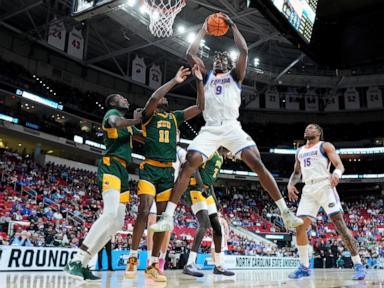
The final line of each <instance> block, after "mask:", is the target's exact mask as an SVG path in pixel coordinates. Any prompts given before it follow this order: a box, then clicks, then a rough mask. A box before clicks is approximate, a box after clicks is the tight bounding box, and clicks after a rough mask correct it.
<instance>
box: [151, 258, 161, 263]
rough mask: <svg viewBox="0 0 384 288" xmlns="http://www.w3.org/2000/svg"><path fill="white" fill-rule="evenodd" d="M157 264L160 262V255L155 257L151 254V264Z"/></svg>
mask: <svg viewBox="0 0 384 288" xmlns="http://www.w3.org/2000/svg"><path fill="white" fill-rule="evenodd" d="M152 263H153V264H156V263H159V257H154V256H151V264H152Z"/></svg>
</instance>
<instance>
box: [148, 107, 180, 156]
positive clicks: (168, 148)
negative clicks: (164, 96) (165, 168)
mask: <svg viewBox="0 0 384 288" xmlns="http://www.w3.org/2000/svg"><path fill="white" fill-rule="evenodd" d="M143 118H144V121H143V123H144V124H142V130H143V135H144V136H145V144H144V151H145V152H144V156H145V158H147V159H153V160H156V161H159V162H175V161H176V142H177V140H176V136H177V130H178V127H179V125H180V124H181V123H182V122H183V121H184V112H183V111H174V112H170V113H157V112H155V113H154V114H153V115H152V116H151V117H145V115H143Z"/></svg>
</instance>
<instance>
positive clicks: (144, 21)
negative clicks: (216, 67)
mask: <svg viewBox="0 0 384 288" xmlns="http://www.w3.org/2000/svg"><path fill="white" fill-rule="evenodd" d="M266 1H270V0H266ZM72 2H73V1H72V0H38V1H34V0H15V1H4V0H2V1H0V25H2V26H3V27H6V28H8V29H11V30H12V31H14V32H17V33H19V34H22V35H23V36H25V37H28V38H31V39H33V40H34V41H36V42H37V43H39V44H41V45H45V46H47V47H49V48H52V47H50V46H49V45H47V42H46V39H47V35H48V31H49V25H50V24H52V23H53V22H55V21H64V24H65V26H66V28H67V30H71V27H73V26H75V27H78V28H79V29H82V33H83V35H84V39H85V49H84V51H85V53H84V58H83V59H82V60H79V59H75V58H73V60H76V61H78V62H80V63H81V64H82V65H85V66H88V67H93V68H95V69H99V70H102V71H105V72H107V73H110V74H111V75H112V76H115V77H119V78H121V79H128V71H129V63H130V61H131V59H132V57H134V55H136V54H139V55H140V56H141V57H145V59H146V61H147V62H149V63H148V64H149V65H150V64H151V63H156V64H158V65H160V66H161V67H162V70H163V72H164V74H165V78H166V79H169V78H170V77H172V75H173V74H174V72H175V71H176V69H177V68H178V67H179V66H180V65H183V64H184V65H186V60H185V52H186V49H187V47H188V45H189V41H188V40H189V38H191V37H193V33H196V32H197V31H198V30H199V29H200V27H201V25H202V23H203V22H204V19H205V18H206V17H207V16H208V15H210V14H212V13H214V12H224V13H227V14H228V15H229V16H230V17H231V18H232V19H233V20H234V21H235V22H236V24H237V25H238V27H239V29H240V31H241V32H242V33H243V35H244V37H245V39H246V41H247V43H248V47H249V69H248V73H247V81H246V84H247V85H245V87H244V88H245V90H246V89H247V88H249V89H254V88H255V86H256V81H259V82H263V83H266V84H267V85H277V84H281V83H289V84H290V85H301V86H306V85H307V86H308V85H309V84H310V85H314V83H316V85H318V86H320V87H321V86H323V87H337V85H339V84H340V83H341V82H344V83H348V81H346V79H345V78H346V77H348V76H355V75H354V73H356V70H353V69H352V68H351V65H349V66H348V68H347V69H346V70H345V71H340V70H338V69H335V67H332V66H331V65H328V64H326V63H325V62H327V61H320V63H321V64H318V63H319V61H316V60H318V59H320V60H321V59H322V58H321V57H320V58H318V59H315V60H313V58H316V57H312V54H311V53H310V51H308V52H309V53H307V54H305V53H303V51H302V49H299V48H300V47H298V44H297V43H294V41H290V40H288V39H289V38H290V37H289V35H287V34H286V33H285V32H284V31H282V30H281V29H278V28H276V27H275V26H274V25H272V24H271V21H270V19H268V17H266V16H265V14H264V13H262V12H261V9H257V8H249V7H248V6H249V5H250V4H251V5H252V1H246V0H188V1H187V6H186V7H184V9H183V10H182V11H181V12H180V14H179V15H177V17H176V20H175V23H174V34H173V36H171V37H169V38H156V37H154V36H152V35H151V33H150V32H149V30H148V27H147V26H148V21H149V20H148V15H146V14H145V12H143V11H142V7H141V1H139V0H127V1H126V3H125V5H122V6H120V7H119V9H112V10H111V11H108V12H107V13H105V14H102V15H97V16H95V17H91V18H88V19H84V20H83V21H77V20H75V19H74V17H72V16H71V10H72ZM260 2H265V1H260ZM321 2H324V3H325V4H326V5H325V6H327V7H329V8H328V9H323V10H322V11H319V13H320V14H319V15H320V16H321V15H323V16H322V17H323V18H322V19H321V21H323V22H324V21H325V22H327V21H328V22H327V23H328V24H329V23H330V22H332V21H333V22H332V23H333V24H335V23H336V24H337V21H338V20H337V19H338V17H340V15H342V14H343V13H344V12H345V10H343V9H344V8H345V7H349V10H348V9H347V10H346V11H348V13H349V15H351V17H352V16H353V15H356V13H357V11H366V13H365V14H364V15H365V18H367V17H368V16H369V15H371V14H370V13H372V11H374V10H375V8H377V6H376V4H377V3H378V2H380V1H373V0H371V1H355V0H351V1H337V2H338V4H337V3H335V2H336V1H333V2H332V1H327V0H319V3H321ZM330 2H332V3H330ZM358 2H359V3H361V2H364V3H366V4H365V5H363V4H360V5H358V4H356V3H358ZM327 3H328V4H327ZM347 3H354V4H353V5H350V6H348V5H347ZM325 6H323V7H325ZM319 7H321V6H319ZM319 9H320V8H319ZM377 13H378V12H377ZM344 14H345V13H344ZM377 16H379V15H376V18H375V19H380V18H377ZM383 18H384V17H381V19H383ZM346 19H350V18H348V17H347V16H345V15H344V17H343V18H342V21H344V22H343V23H345V22H347V20H346ZM321 21H320V22H321ZM335 21H336V22H335ZM377 21H378V20H377ZM181 26H182V27H183V28H180V27H181ZM330 27H331V28H332V25H331V26H330ZM330 27H329V25H328V31H331V28H330ZM316 29H317V28H316V27H315V30H316ZM324 29H325V28H324ZM325 35H327V34H325ZM332 37H337V35H336V34H335V35H332ZM377 38H380V37H377ZM332 41H335V38H330V42H332ZM331 44H332V43H331ZM319 47H320V48H319V49H323V50H324V49H325V50H327V51H328V52H329V55H330V56H329V57H331V56H332V57H337V55H340V53H341V52H340V51H338V54H335V53H333V54H332V51H331V50H330V49H332V47H329V46H320V45H319ZM335 47H336V46H335ZM52 49H54V48H52ZM215 50H227V51H232V50H235V46H234V42H233V39H232V34H231V33H230V32H229V33H227V34H226V35H225V36H224V37H207V39H206V42H205V43H204V47H203V49H202V52H203V56H206V60H207V61H209V56H210V55H212V53H213V51H215ZM359 51H363V52H364V50H359ZM57 52H58V53H62V52H61V51H57ZM307 55H311V57H309V56H307ZM66 56H68V55H66ZM324 57H326V56H324ZM323 60H324V59H323ZM363 62H364V61H363ZM324 63H325V64H324ZM364 63H365V62H364ZM375 65H376V66H377V65H378V63H377V62H376V63H375V64H374V63H367V65H365V66H364V67H360V69H359V70H358V73H361V74H370V73H371V72H372V71H375V70H372V67H374V66H375ZM367 71H371V72H367ZM316 77H317V78H316ZM128 80H129V79H128ZM376 80H377V79H376ZM350 82H352V80H351V81H350ZM308 83H309V84H308ZM353 83H356V79H355V80H353Z"/></svg>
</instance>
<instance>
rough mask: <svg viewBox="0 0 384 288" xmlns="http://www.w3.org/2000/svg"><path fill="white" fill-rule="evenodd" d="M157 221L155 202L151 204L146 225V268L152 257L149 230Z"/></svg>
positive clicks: (151, 242)
mask: <svg viewBox="0 0 384 288" xmlns="http://www.w3.org/2000/svg"><path fill="white" fill-rule="evenodd" d="M156 220H157V209H156V201H153V202H152V205H151V210H150V211H149V215H148V223H147V266H149V265H151V263H150V260H151V256H152V247H153V231H152V230H150V229H149V227H151V226H152V225H153V224H155V223H156Z"/></svg>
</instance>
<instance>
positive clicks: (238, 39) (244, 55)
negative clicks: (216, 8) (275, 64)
mask: <svg viewBox="0 0 384 288" xmlns="http://www.w3.org/2000/svg"><path fill="white" fill-rule="evenodd" d="M222 15H223V17H224V19H225V21H226V22H227V23H228V25H229V26H231V28H232V32H233V38H234V41H235V44H236V47H237V49H238V50H239V53H240V55H239V59H238V60H237V63H236V68H235V72H236V76H237V81H239V82H243V80H244V78H245V74H246V73H247V65H248V46H247V42H246V41H245V39H244V37H243V35H241V33H240V31H239V29H238V28H237V26H236V24H235V23H234V22H233V21H232V19H231V18H230V17H229V16H228V15H226V14H223V13H222Z"/></svg>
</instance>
